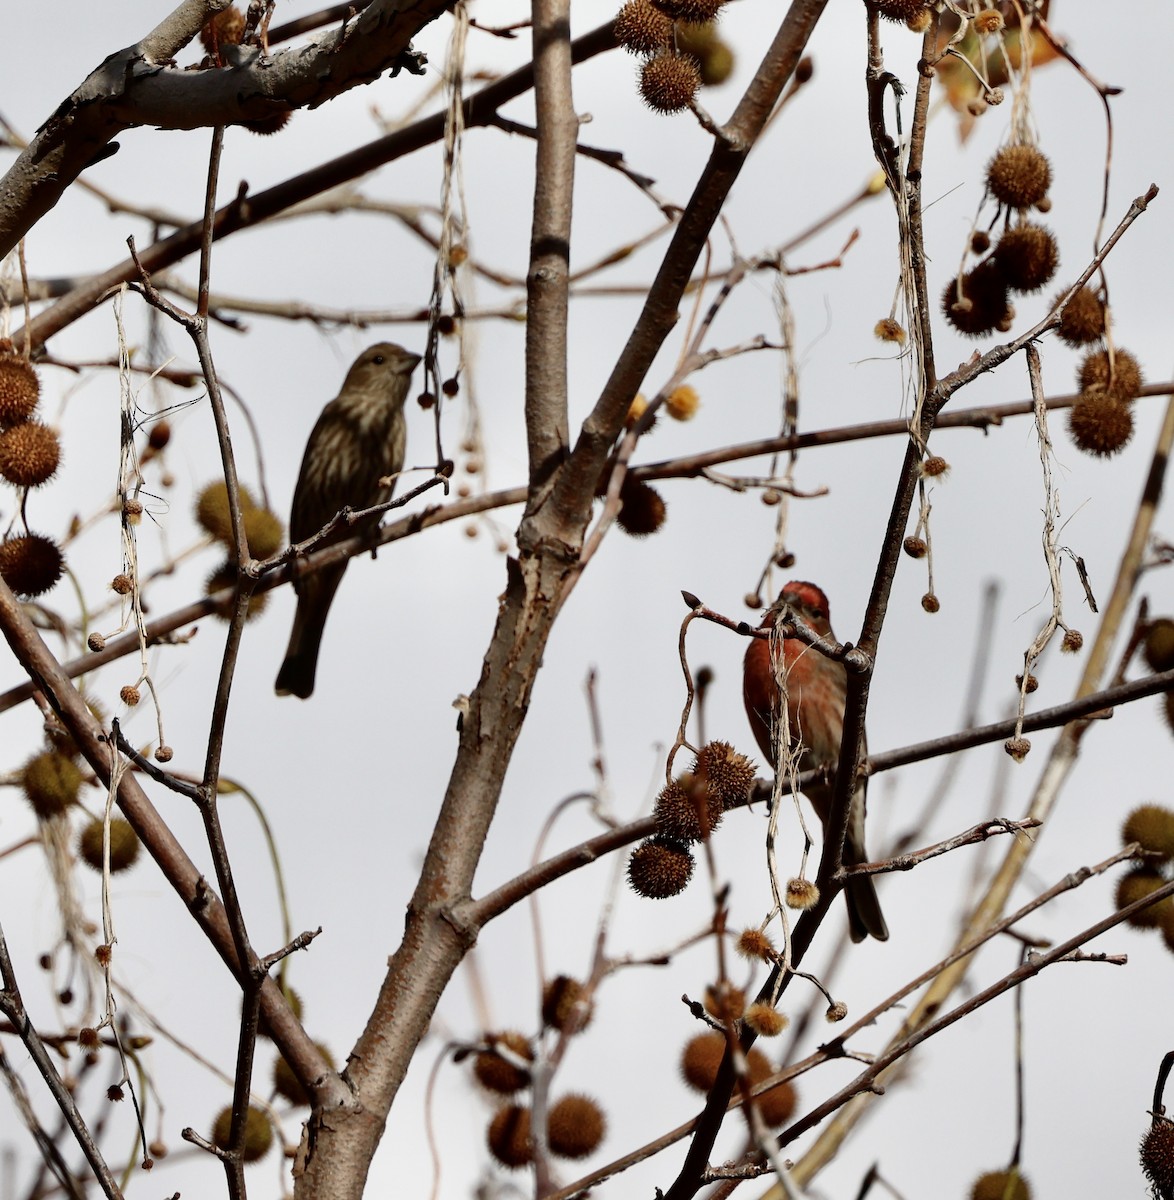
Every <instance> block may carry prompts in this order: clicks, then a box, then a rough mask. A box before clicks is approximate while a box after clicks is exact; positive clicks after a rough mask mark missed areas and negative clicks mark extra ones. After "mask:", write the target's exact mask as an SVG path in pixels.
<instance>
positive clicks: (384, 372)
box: [276, 342, 420, 700]
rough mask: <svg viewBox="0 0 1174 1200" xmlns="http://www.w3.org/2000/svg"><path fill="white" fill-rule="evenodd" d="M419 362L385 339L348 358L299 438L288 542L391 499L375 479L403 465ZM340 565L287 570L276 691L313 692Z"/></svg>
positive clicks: (346, 533)
mask: <svg viewBox="0 0 1174 1200" xmlns="http://www.w3.org/2000/svg"><path fill="white" fill-rule="evenodd" d="M419 361H420V356H419V355H418V354H413V353H412V352H411V351H410V350H405V349H404V348H403V347H402V346H397V345H395V344H394V343H392V342H379V343H378V344H377V345H374V346H370V347H369V348H368V349H366V350H364V351H363V353H362V354H360V355H359V357H358V358H357V359H355V361H354V363H353V364H352V366H351V369H350V370H349V371H347V374H346V379H345V380H344V381H343V385H342V390H341V391H340V392H339V393H338V395H337V396H336V397H335V398H334V399H333V400H331V401H330V403H329V404H327V406H326V407H325V408H324V409H323V410H322V415H321V416H320V417H319V418H318V421H317V423H316V424H315V425H314V428H313V430H312V431H311V433H310V440H309V441H308V442H307V443H306V452H305V454H304V455H303V456H302V469H301V470H300V471H299V472H298V482H297V486H296V487H295V488H294V496H293V507H292V508H291V510H290V515H289V540H290V544H291V545H296V544H297V543H298V542H304V541H305V540H306V539H307V538H310V537H313V535H314V534H316V533H317V532H318V531H319V530H320V529H322V528H323V527H324V526H326V525H328V524H329V523H330V521H331V520H332V519H333V518H334V517H335V516H336V515H337V514H338V513H339V512H341V511H342V510H343V509H344V508H351V509H364V508H371V507H373V506H374V505H376V504H383V503H385V502H386V501H388V500H390V499H391V495H392V492H393V491H394V490H395V483H394V481H392V482H390V483H387V484H382V483H380V480H381V479H384V478H386V477H387V476H389V475H395V474H396V473H397V472H399V471H401V470H402V469H403V465H404V444H405V441H406V439H407V423H406V421H405V420H404V401H405V400H406V399H407V397H408V388H409V387H410V386H411V380H412V372H413V371H414V370H415V369H416V364H417V363H418V362H419ZM379 520H380V518H379V516H378V515H375V516H372V517H368V518H366V519H364V520H363V521H360V522H358V523H356V524H354V525H349V526H348V525H346V524H342V525H340V526H339V528H338V529H337V530H336V531H335V532H334V533H332V534H330V536H329V537H328V538H326V539H325V540H324V541H323V542H322V543H320V545H330V544H331V543H333V542H338V541H342V540H343V539H344V538H348V537H353V536H354V535H355V534H356V533H364V532H373V531H374V530H375V529H376V528H377V527H378V525H379ZM318 548H319V547H315V549H318ZM346 568H347V561H346V560H344V561H343V562H341V563H339V564H337V565H336V566H331V567H326V568H325V569H323V570H321V571H315V572H314V573H313V574H301V575H297V576H295V578H294V585H293V586H294V591H295V592H297V594H298V608H297V612H296V614H295V615H294V623H293V632H292V633H291V634H290V638H289V648H288V649H287V650H286V652H285V661H284V662H283V663H282V664H281V670H280V671H278V673H277V685H276V691H277V694H278V695H279V696H291V695H292V696H300V697H301V698H302V699H303V700H304V699H305V698H306V697H307V696H309V695H310V694H311V693H312V692H313V690H314V674H315V671H316V670H317V666H318V649H319V646H320V644H321V641H322V630H323V628H324V627H325V625H326V617H327V614H328V613H329V612H330V604H331V601H332V600H333V599H334V593H335V592H336V591H337V590H338V585H339V583H341V582H342V577H343V574H344V572H345V571H346Z"/></svg>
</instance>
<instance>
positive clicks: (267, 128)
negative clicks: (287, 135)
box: [240, 108, 293, 137]
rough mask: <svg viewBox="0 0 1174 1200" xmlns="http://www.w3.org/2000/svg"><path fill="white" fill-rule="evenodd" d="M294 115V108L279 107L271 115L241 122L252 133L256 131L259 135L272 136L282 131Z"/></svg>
mask: <svg viewBox="0 0 1174 1200" xmlns="http://www.w3.org/2000/svg"><path fill="white" fill-rule="evenodd" d="M292 116H293V109H292V108H283V109H279V110H278V111H277V112H275V113H274V114H273V116H271V117H261V118H259V119H258V120H256V121H242V122H241V123H240V124H241V128H242V129H247V130H248V131H249V132H250V133H255V134H257V135H258V136H259V137H272V136H273V135H274V134H275V133H280V132H281V131H282V130H283V129H284V128H285V127H286V126H287V125H288V124H289V119H290V117H292Z"/></svg>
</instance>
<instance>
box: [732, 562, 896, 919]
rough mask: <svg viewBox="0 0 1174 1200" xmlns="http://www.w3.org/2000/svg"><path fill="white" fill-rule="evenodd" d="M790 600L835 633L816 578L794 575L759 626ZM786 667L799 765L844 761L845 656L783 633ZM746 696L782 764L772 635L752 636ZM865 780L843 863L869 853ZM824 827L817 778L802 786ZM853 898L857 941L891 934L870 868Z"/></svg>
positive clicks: (827, 633)
mask: <svg viewBox="0 0 1174 1200" xmlns="http://www.w3.org/2000/svg"><path fill="white" fill-rule="evenodd" d="M784 608H789V609H790V610H791V611H792V612H793V613H794V614H795V615H796V616H797V617H799V618H800V619H801V620H802V621H803V622H804V623H805V624H806V625H808V626H810V627H811V629H812V630H814V631H815V632H816V633H817V634H819V635H820V636H821V637H826V638H829V639H831V640H833V641H834V640H835V634H833V633H832V627H831V623H830V622H829V620H828V600H827V597H826V596H825V595H824V594H823V592H822V591H821V590H820V589H819V588H818V587H816V586H815V584H814V583H802V582H799V581H792V582H790V583H788V584H786V585H784V587H783V590H782V591H781V592H780V593H779V598H778V599H777V600H776V601H775V602H774V604H773V605H772V606H771V607H770V609H769V611H768V612H767V614H766V616H765V617H764V618H763V621H762V624H761V626H760V628H763V629H769V628H771V626H773V625H774V623H775V619H776V617H778V615H779V614H780V613H781V612H782V610H783V609H784ZM782 656H783V662H782V668H783V674H784V675H785V678H786V689H785V690H786V699H787V717H788V728H789V730H790V738H791V749H792V751H793V752H795V753H797V754H798V755H799V761H798V763H797V764H796V766H797V769H798V770H799V771H810V770H812V769H814V768H816V767H829V768H831V769H832V770H833V771H834V770H835V767H836V764H837V763H838V762H839V761H840V739H841V737H842V736H843V732H844V704H845V701H846V699H847V694H848V671H847V668H846V667H845V666H844V664H843V663H840V662H836V661H835V659H831V658H828V657H827V655H825V654H820V652H819V651H818V650H816V649H814V648H813V647H811V646H808V645H805V644H804V643H803V642H801V641H800V640H799V639H798V638H784V639H783V641H782ZM742 699H743V700H744V701H745V704H746V715H747V716H748V717H749V718H750V727H751V728H752V729H753V730H754V736H755V738H756V739H757V740H758V745H759V748H760V749H761V750H762V753H763V754H764V755H766V759H767V761H768V762H769V763H770V764H771V766H772V767H775V768H776V769H777V767H778V764H777V763H776V762H775V754H774V742H773V738H772V732H773V730H774V726H775V724H776V722H777V721H778V718H779V687H778V684H777V683H776V681H775V664H774V662H773V661H772V658H771V644H770V641H769V640H768V639H766V638H754V639H752V640H751V642H750V645H749V647H748V648H747V650H746V659H745V662H744V663H743V668H742ZM866 786H867V780H866V779H865V778H862V779H861V781H860V786H859V787H858V788H857V789H856V792H855V794H854V795H853V796H852V807H851V810H850V813H849V816H848V833H847V836H846V838H845V839H844V866H846V867H854V866H856V865H857V864H859V863H866V862H868V861H869V858H868V851H867V850H865V848H864V815H865V790H866ZM804 794H805V795H806V796H807V798H808V800H810V801H811V804H812V807H813V808H814V809H815V812H816V815H817V816H818V817H819V819H820V823H821V824H822V825H823V826H824V830H825V833H826V829H827V820H828V816H829V814H830V812H831V804H832V786H831V785H830V784H812V785H811V786H810V787H808V788H806V789H805V790H804ZM844 899H845V900H846V901H847V903H848V929H849V932H850V933H851V935H852V940H853V941H854V942H859V941H863V940H864V938H866V937H868V936H869V935H870V934H871V935H872V936H873V937H874V938H876V939H877V940H878V941H882V942H883V941H885V940H886V939H887V938H888V936H889V930H888V926H887V925H885V918H884V916H883V915H882V913H881V910H880V902H879V901H878V900H877V895H876V888H875V887H874V886H873V882H872V876H870V875H856V876H853V877H852V878H851V879H849V880H848V882H847V885H846V886H845V888H844Z"/></svg>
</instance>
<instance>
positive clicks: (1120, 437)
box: [1068, 392, 1133, 458]
mask: <svg viewBox="0 0 1174 1200" xmlns="http://www.w3.org/2000/svg"><path fill="white" fill-rule="evenodd" d="M1068 432H1069V434H1070V435H1071V437H1072V440H1073V442H1075V443H1076V447H1077V449H1079V450H1083V451H1084V453H1085V454H1094V455H1096V456H1097V457H1098V458H1111V457H1112V456H1113V455H1114V454H1117V453H1119V452H1120V451H1121V450H1124V449H1125V447H1126V446H1127V445H1129V440H1130V438H1132V437H1133V413H1132V411H1131V410H1130V408H1129V405H1128V404H1126V403H1124V402H1123V401H1121V400H1115V399H1113V397H1112V396H1107V395H1105V394H1104V393H1101V392H1089V393H1088V394H1087V395H1083V396H1081V398H1080V399H1079V400H1078V401H1077V402H1076V403H1075V404H1074V405H1073V406H1072V407H1071V408H1070V409H1069V410H1068Z"/></svg>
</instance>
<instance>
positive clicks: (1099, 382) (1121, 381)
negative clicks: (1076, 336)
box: [1077, 350, 1143, 402]
mask: <svg viewBox="0 0 1174 1200" xmlns="http://www.w3.org/2000/svg"><path fill="white" fill-rule="evenodd" d="M1142 382H1143V379H1142V374H1141V364H1140V363H1139V362H1138V361H1137V359H1136V358H1134V356H1133V355H1132V354H1130V353H1129V351H1128V350H1116V351H1114V353H1113V363H1112V367H1111V368H1110V365H1109V352H1108V351H1107V350H1093V351H1091V352H1090V353H1088V354H1086V355H1085V356H1084V360H1083V361H1082V362H1081V364H1080V373H1079V375H1078V376H1077V385H1078V387H1079V388H1080V391H1081V394H1082V395H1089V394H1091V393H1099V394H1101V395H1105V396H1109V397H1110V398H1111V399H1113V400H1120V401H1122V402H1124V401H1128V400H1136V399H1137V396H1138V393H1139V392H1140V391H1141V385H1142Z"/></svg>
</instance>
